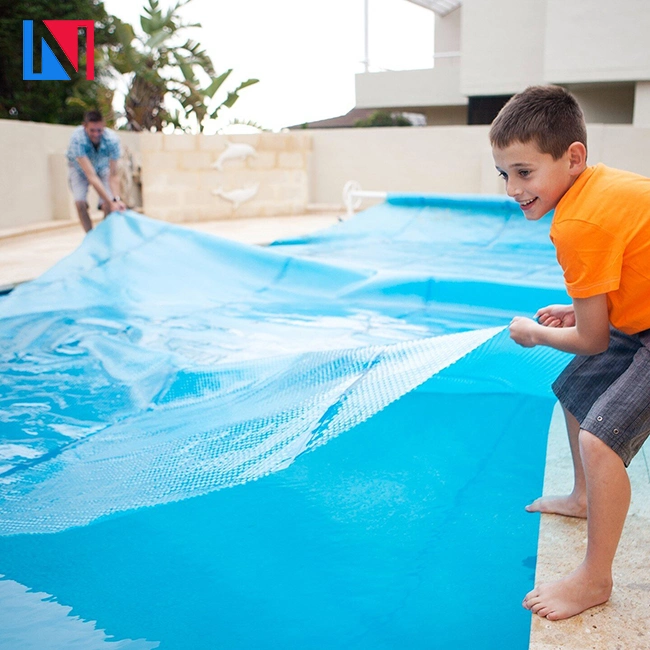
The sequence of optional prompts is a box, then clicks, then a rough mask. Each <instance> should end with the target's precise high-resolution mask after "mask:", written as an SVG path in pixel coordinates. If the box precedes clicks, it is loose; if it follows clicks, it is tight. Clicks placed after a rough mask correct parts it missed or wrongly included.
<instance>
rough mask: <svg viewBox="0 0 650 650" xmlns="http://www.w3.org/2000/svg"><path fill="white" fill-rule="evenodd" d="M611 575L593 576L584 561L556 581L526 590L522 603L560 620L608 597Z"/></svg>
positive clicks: (547, 616)
mask: <svg viewBox="0 0 650 650" xmlns="http://www.w3.org/2000/svg"><path fill="white" fill-rule="evenodd" d="M611 593H612V580H611V577H610V578H607V579H604V580H600V581H597V580H594V579H593V578H592V577H590V576H589V572H588V571H587V570H586V568H585V566H584V565H581V566H579V567H578V568H577V569H576V570H575V571H574V572H573V573H570V574H569V575H568V576H567V577H566V578H563V579H562V580H558V581H557V582H547V583H546V584H543V585H539V586H538V587H535V589H533V590H532V591H531V592H529V593H528V594H526V597H525V598H524V602H523V603H522V604H523V606H524V607H525V608H526V609H529V610H530V611H531V612H533V614H537V615H538V616H541V617H542V618H547V619H548V620H550V621H559V620H560V619H563V618H570V617H571V616H575V615H576V614H580V613H581V612H584V611H585V610H586V609H589V608H590V607H595V606H596V605H601V604H602V603H604V602H606V601H607V600H609V596H610V594H611Z"/></svg>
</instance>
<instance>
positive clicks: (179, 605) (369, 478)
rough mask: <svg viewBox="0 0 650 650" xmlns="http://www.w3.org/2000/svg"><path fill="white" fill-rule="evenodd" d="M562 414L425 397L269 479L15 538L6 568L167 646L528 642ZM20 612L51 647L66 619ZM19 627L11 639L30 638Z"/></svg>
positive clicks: (2, 547) (124, 633) (180, 649)
mask: <svg viewBox="0 0 650 650" xmlns="http://www.w3.org/2000/svg"><path fill="white" fill-rule="evenodd" d="M549 417H550V405H549V400H548V399H544V398H536V399H531V398H530V397H528V398H526V399H522V398H521V397H518V396H513V395H508V394H481V393H477V394H472V395H470V396H467V395H451V394H445V393H437V394H436V393H430V392H425V391H422V392H420V391H416V392H414V393H411V394H409V395H408V396H406V397H404V398H402V399H401V400H399V401H398V402H395V403H394V404H392V405H391V406H389V407H388V408H387V409H385V410H384V411H382V412H381V413H379V414H378V415H376V416H374V417H373V418H371V419H370V420H368V421H366V422H365V423H363V424H361V425H359V426H357V427H356V428H355V429H353V430H351V431H349V432H347V433H346V434H344V435H341V436H339V437H338V438H336V439H335V440H332V441H331V442H330V443H328V444H327V445H326V446H324V447H321V448H320V449H318V450H316V451H315V452H314V453H311V454H306V455H304V456H302V457H300V458H299V459H298V460H297V461H296V462H295V463H294V464H293V465H291V466H290V467H289V468H288V469H286V470H283V471H281V472H278V473H275V474H272V475H270V476H267V477H264V478H262V479H260V480H258V481H254V482H251V483H248V484H246V485H242V486H238V487H234V488H231V489H227V490H220V491H218V492H214V493H212V494H209V495H207V496H203V497H199V498H196V499H191V500H188V501H183V502H180V503H176V504H170V505H164V506H157V507H155V508H148V509H144V510H141V511H137V512H135V513H130V514H127V515H122V516H119V517H115V518H111V519H108V520H105V521H100V522H98V523H96V524H94V525H91V526H88V527H84V528H76V529H71V530H68V531H65V532H62V533H57V534H54V535H26V536H16V537H4V538H0V574H4V576H5V579H11V580H14V581H16V582H18V583H21V584H23V585H28V586H29V587H30V589H32V590H34V591H38V592H44V593H46V594H52V595H53V598H54V599H55V600H56V602H57V603H60V604H62V605H69V606H71V607H72V612H71V615H73V616H78V617H80V618H81V619H83V620H85V621H93V622H94V623H95V626H96V628H98V629H103V630H105V631H106V634H107V635H110V636H112V637H113V638H114V639H115V640H124V639H131V640H137V639H146V640H148V641H150V642H159V643H160V645H159V646H158V647H160V648H168V649H169V650H186V649H187V650H193V649H199V648H206V649H208V648H209V649H215V650H216V649H221V648H223V649H224V650H227V649H228V650H230V649H233V648H239V649H251V650H252V649H258V650H261V649H265V648H296V649H303V648H354V649H359V650H361V649H366V648H367V649H369V650H370V649H372V650H379V649H383V648H386V649H389V648H391V649H392V648H411V649H413V650H416V649H419V648H423V649H424V648H427V649H430V648H441V649H442V648H445V649H447V648H481V649H482V650H489V649H491V648H494V649H499V650H502V649H503V648H508V649H509V650H516V649H517V648H522V650H523V649H524V648H527V647H528V631H529V626H530V613H529V612H527V611H526V610H524V609H523V608H522V607H521V604H520V601H521V597H522V596H523V594H524V593H525V592H526V591H527V590H528V589H529V588H530V587H531V585H532V584H533V577H534V568H535V555H536V546H537V530H538V516H537V515H530V514H528V513H526V512H525V511H524V509H523V506H524V504H525V503H527V502H528V501H529V500H530V499H532V498H533V497H535V496H536V495H537V494H538V493H539V492H540V490H541V486H542V477H543V462H542V459H543V458H544V455H545V444H546V442H545V441H546V433H547V428H548V421H549ZM1 585H2V583H1V582H0V592H1ZM21 615H22V616H23V617H24V620H23V623H24V628H25V629H24V631H26V630H29V636H30V638H40V639H41V640H42V642H43V645H42V646H40V647H42V648H46V647H49V646H47V639H48V627H51V622H48V627H45V628H43V629H38V627H37V626H36V627H35V626H34V625H33V623H30V620H31V621H34V620H38V618H37V617H34V616H33V615H30V609H29V608H28V607H27V606H26V607H25V608H24V610H23V611H22V612H21ZM1 619H2V614H0V620H1ZM15 623H16V621H15V620H14V625H15ZM5 629H6V626H5V625H0V647H3V648H5V647H6V648H10V647H13V648H18V647H21V646H19V645H14V646H11V645H8V642H7V639H6V638H3V632H2V630H5ZM3 644H4V645H3ZM26 647H31V646H26ZM34 647H39V646H37V645H35V646H34ZM60 647H67V646H63V645H62V646H60ZM71 647H80V648H82V647H88V646H84V645H83V643H82V644H81V645H75V646H71ZM92 647H94V646H92ZM102 647H103V646H102ZM152 647H153V646H152Z"/></svg>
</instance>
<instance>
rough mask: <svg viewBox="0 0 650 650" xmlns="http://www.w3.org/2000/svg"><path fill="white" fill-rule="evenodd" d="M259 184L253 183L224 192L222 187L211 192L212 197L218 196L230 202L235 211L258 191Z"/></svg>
mask: <svg viewBox="0 0 650 650" xmlns="http://www.w3.org/2000/svg"><path fill="white" fill-rule="evenodd" d="M259 188H260V184H259V183H255V185H249V186H248V187H241V188H238V189H235V190H224V189H223V187H218V188H217V189H215V190H212V194H213V195H214V196H220V197H221V198H222V199H225V200H226V201H230V202H231V203H232V204H233V207H234V208H235V210H236V209H237V208H238V207H239V206H240V205H241V204H242V203H244V202H245V201H249V200H250V199H252V198H253V197H254V196H255V195H256V194H257V190H259Z"/></svg>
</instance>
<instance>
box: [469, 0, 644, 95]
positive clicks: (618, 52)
mask: <svg viewBox="0 0 650 650" xmlns="http://www.w3.org/2000/svg"><path fill="white" fill-rule="evenodd" d="M472 1H473V2H476V0H472ZM522 4H523V3H522ZM529 4H535V3H529ZM539 4H546V6H547V12H546V34H545V42H544V77H545V79H546V80H547V81H549V82H553V83H562V84H564V83H581V82H590V81H591V82H593V81H598V82H607V81H637V80H650V47H648V34H650V3H648V1H647V0H617V1H616V2H612V1H611V0H570V1H567V0H545V2H544V3H539ZM525 31H527V30H525Z"/></svg>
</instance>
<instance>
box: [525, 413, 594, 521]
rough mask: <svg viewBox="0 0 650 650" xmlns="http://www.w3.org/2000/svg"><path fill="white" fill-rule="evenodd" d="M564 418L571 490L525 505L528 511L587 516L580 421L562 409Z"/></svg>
mask: <svg viewBox="0 0 650 650" xmlns="http://www.w3.org/2000/svg"><path fill="white" fill-rule="evenodd" d="M564 419H565V420H566V428H567V431H568V433H569V446H570V447H571V459H572V460H573V474H574V484H573V492H571V494H567V495H564V496H549V497H540V498H539V499H535V501H533V502H532V503H531V504H530V505H528V506H526V510H528V512H546V513H553V514H556V515H566V516H568V517H582V518H584V517H586V516H587V488H586V485H585V471H584V468H583V466H582V459H581V457H580V443H579V441H578V438H579V435H580V423H579V422H578V420H576V419H575V417H574V416H573V415H571V413H569V411H567V410H566V409H564Z"/></svg>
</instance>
